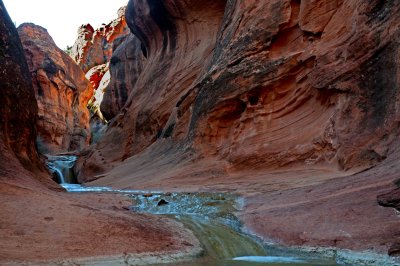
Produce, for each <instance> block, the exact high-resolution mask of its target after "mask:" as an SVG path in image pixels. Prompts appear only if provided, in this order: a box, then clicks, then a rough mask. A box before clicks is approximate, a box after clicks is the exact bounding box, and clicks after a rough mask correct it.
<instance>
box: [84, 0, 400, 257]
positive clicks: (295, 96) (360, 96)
mask: <svg viewBox="0 0 400 266" xmlns="http://www.w3.org/2000/svg"><path fill="white" fill-rule="evenodd" d="M126 20H127V24H128V26H129V28H130V30H131V32H132V34H131V35H129V37H128V38H126V39H125V40H124V41H123V43H122V44H120V45H119V47H118V48H117V49H116V50H115V53H114V55H113V57H112V58H111V63H110V73H111V84H114V85H112V86H113V89H112V90H110V91H109V92H108V93H109V94H108V95H107V93H106V95H105V98H104V100H103V102H104V107H107V106H108V109H109V110H111V108H110V106H113V107H115V108H114V109H113V110H112V112H109V113H107V119H110V122H109V126H108V129H107V131H106V132H105V134H104V136H103V137H102V138H101V139H100V140H99V142H98V143H97V144H96V145H94V146H92V147H91V148H90V149H87V150H85V152H84V153H82V157H81V159H80V160H79V162H78V164H77V171H78V174H79V175H78V179H79V180H80V181H81V182H88V181H92V183H91V184H93V185H108V186H113V187H116V188H131V189H160V190H165V191H171V190H172V191H173V190H180V191H182V190H188V191H190V190H212V191H215V190H220V191H233V192H234V193H239V194H241V195H242V196H243V197H244V202H245V208H244V210H243V211H242V214H241V219H242V220H243V221H244V224H245V226H246V227H247V229H248V230H249V231H250V232H253V233H254V234H256V235H258V236H260V237H262V238H263V239H265V240H268V241H273V242H274V241H275V242H279V243H282V244H289V245H311V246H312V245H317V246H330V247H332V246H334V247H340V248H350V249H358V250H365V249H372V250H374V251H378V252H389V253H390V254H395V253H396V247H397V246H398V242H399V241H398V237H399V230H398V228H399V225H400V221H399V219H398V216H397V215H396V213H395V212H394V210H393V209H390V208H384V207H383V206H386V207H396V206H397V205H396V202H397V200H398V189H397V187H398V184H399V182H397V183H396V182H395V181H396V180H397V179H398V175H397V174H396V172H398V171H399V166H398V163H397V162H398V159H399V157H400V152H399V151H400V143H399V142H398V140H397V135H398V134H399V129H400V127H399V126H400V123H399V122H400V110H399V106H400V105H399V103H400V101H399V97H400V91H399V84H400V82H399V81H400V78H399V74H398V73H399V67H400V57H399V55H400V54H399V47H400V46H399V42H400V39H399V36H400V27H399V26H400V3H397V2H395V1H379V0H371V1H362V0H351V1H341V0H317V1H312V0H272V1H247V0H226V1H225V0H220V1H199V0H186V1H176V0H166V1H156V0H148V1H144V0H136V1H130V2H129V4H128V6H127V10H126ZM107 101H108V102H111V103H117V104H108V105H106V103H107ZM104 113H106V112H104ZM396 184H397V185H396ZM396 195H397V196H396ZM379 204H381V206H380V205H379ZM367 217H368V218H367ZM354 224H357V227H354Z"/></svg>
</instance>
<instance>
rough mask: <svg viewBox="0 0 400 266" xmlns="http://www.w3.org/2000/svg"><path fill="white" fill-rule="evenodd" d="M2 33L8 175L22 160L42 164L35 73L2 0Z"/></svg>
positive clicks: (3, 168)
mask: <svg viewBox="0 0 400 266" xmlns="http://www.w3.org/2000/svg"><path fill="white" fill-rule="evenodd" d="M0 36H1V37H0V61H1V64H0V84H1V91H2V97H0V158H1V161H2V163H1V165H0V175H1V176H4V175H6V173H8V171H9V169H8V168H9V167H10V165H17V166H18V165H19V163H18V160H19V162H20V163H22V165H23V166H24V167H25V168H27V169H29V170H34V169H40V168H41V167H40V166H39V157H38V154H37V151H36V148H35V141H36V121H37V110H38V107H37V104H36V100H35V95H34V92H33V88H32V82H31V77H30V73H29V69H28V65H27V63H26V61H25V57H24V50H23V48H22V45H21V41H20V40H19V38H18V32H17V30H16V29H15V27H14V24H13V22H12V21H11V19H10V17H9V16H8V14H7V12H6V10H5V7H4V4H3V2H2V1H0ZM16 99H18V100H16ZM15 158H17V159H18V160H16V159H15Z"/></svg>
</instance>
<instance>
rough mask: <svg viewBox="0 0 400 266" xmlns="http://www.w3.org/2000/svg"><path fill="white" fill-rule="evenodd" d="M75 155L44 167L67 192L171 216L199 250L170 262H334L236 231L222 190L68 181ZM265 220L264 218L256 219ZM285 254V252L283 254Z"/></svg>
mask: <svg viewBox="0 0 400 266" xmlns="http://www.w3.org/2000/svg"><path fill="white" fill-rule="evenodd" d="M75 161H76V157H75V156H65V155H63V156H49V157H48V163H47V166H48V168H49V170H50V171H51V172H52V173H53V175H54V179H55V180H57V181H58V182H59V183H60V185H61V186H63V187H64V188H65V189H66V190H67V191H68V192H72V193H122V194H124V195H126V196H128V197H130V198H131V199H132V205H131V206H130V210H131V211H132V212H142V213H151V214H156V215H164V216H168V217H170V218H173V219H176V220H178V221H180V222H181V223H183V224H184V225H185V226H186V227H187V228H188V229H190V230H191V231H192V232H193V233H194V234H195V236H196V237H197V238H198V239H199V241H200V243H201V244H202V247H203V253H202V254H200V255H199V257H197V258H191V259H190V261H185V262H180V263H174V264H173V265H181V266H183V265H190V266H203V265H204V266H205V265H207V266H208V265H212V266H228V265H229V266H230V265H232V266H236V265H237V266H245V265H338V264H336V262H335V260H334V259H333V257H332V259H330V260H329V259H328V260H327V259H316V255H315V254H311V253H308V252H294V253H293V252H289V250H288V249H286V248H283V249H282V248H276V247H274V246H265V245H263V244H262V242H261V241H259V240H258V239H256V238H254V237H252V236H250V235H247V234H245V233H243V232H242V230H241V229H242V225H241V223H240V221H239V220H238V218H237V217H236V216H235V214H236V213H237V212H238V211H240V209H241V205H242V204H241V203H240V202H241V200H240V198H238V197H237V196H235V195H232V194H224V193H149V192H144V191H137V190H114V189H111V188H109V187H85V186H82V185H79V184H73V183H74V182H73V181H75V179H74V178H73V173H72V171H73V170H72V168H73V165H74V163H75ZM262 222H265V221H262ZM289 254H290V255H289ZM168 265H171V263H168Z"/></svg>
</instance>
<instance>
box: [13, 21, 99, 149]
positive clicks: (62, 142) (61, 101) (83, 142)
mask: <svg viewBox="0 0 400 266" xmlns="http://www.w3.org/2000/svg"><path fill="white" fill-rule="evenodd" d="M18 33H19V36H20V38H21V41H22V45H23V47H24V50H25V55H26V59H27V61H28V66H29V70H30V72H31V76H32V80H33V87H34V89H35V95H36V99H37V103H38V106H39V111H38V114H39V119H38V122H37V124H38V127H37V128H38V145H39V148H40V149H41V151H42V152H43V153H52V154H54V153H59V152H66V151H74V150H80V149H82V148H84V147H85V146H87V145H88V144H89V141H90V137H91V136H90V128H89V110H88V109H87V103H88V101H89V99H90V98H91V97H92V94H93V88H92V87H91V86H90V84H89V82H88V81H87V80H86V78H85V75H84V73H83V71H82V70H81V69H80V68H79V66H78V65H76V63H75V62H74V61H73V60H72V59H71V58H70V57H69V56H68V55H67V54H65V53H64V52H63V51H62V50H61V49H59V48H58V47H57V46H56V44H55V43H54V41H53V39H52V38H51V37H50V35H49V34H48V33H47V30H46V29H44V28H42V27H40V26H37V25H34V24H27V23H25V24H22V25H21V26H20V27H19V28H18Z"/></svg>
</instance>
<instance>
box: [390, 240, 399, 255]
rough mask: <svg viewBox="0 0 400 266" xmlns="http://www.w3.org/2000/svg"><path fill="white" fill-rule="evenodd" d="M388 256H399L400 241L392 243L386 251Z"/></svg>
mask: <svg viewBox="0 0 400 266" xmlns="http://www.w3.org/2000/svg"><path fill="white" fill-rule="evenodd" d="M388 254H389V256H393V257H399V256H400V243H394V244H393V245H392V246H391V247H390V248H389V251H388Z"/></svg>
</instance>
